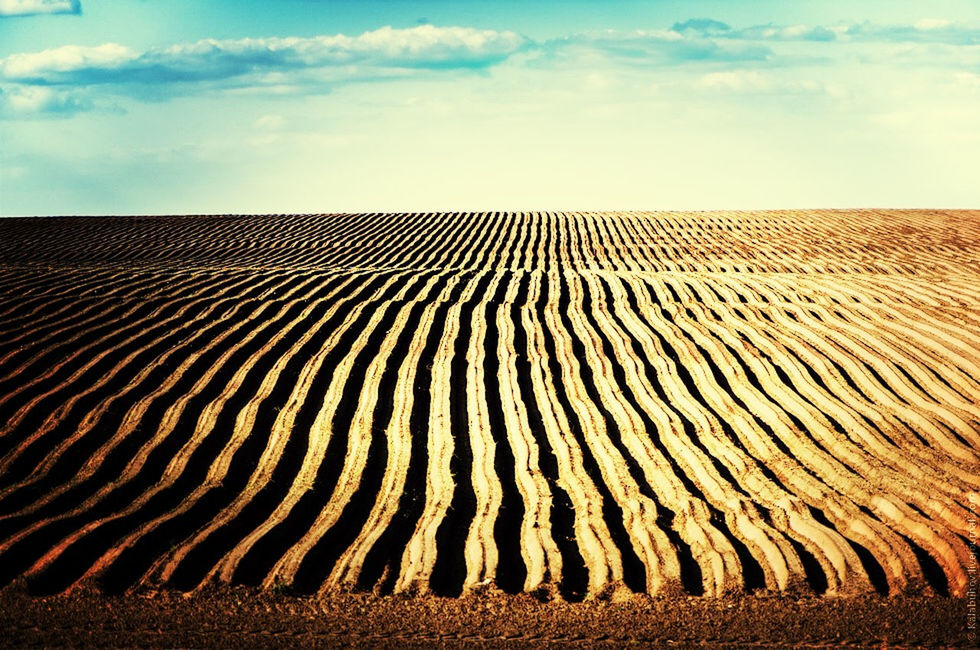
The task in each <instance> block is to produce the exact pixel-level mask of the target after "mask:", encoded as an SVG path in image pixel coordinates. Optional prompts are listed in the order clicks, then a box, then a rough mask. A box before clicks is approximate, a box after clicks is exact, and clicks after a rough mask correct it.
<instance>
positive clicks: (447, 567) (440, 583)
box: [429, 273, 507, 597]
mask: <svg viewBox="0 0 980 650" xmlns="http://www.w3.org/2000/svg"><path fill="white" fill-rule="evenodd" d="M485 275H490V274H489V273H488V274H485ZM506 280H507V276H505V277H504V279H503V280H501V282H500V287H503V288H504V289H506V286H507V281H506ZM499 293H500V289H499V288H498V292H497V294H498V295H499ZM483 295H484V294H483V291H478V292H477V293H474V295H473V300H472V301H468V302H466V303H463V304H462V305H461V309H460V312H459V332H458V334H457V336H456V340H455V341H453V358H452V362H451V369H450V386H449V426H450V430H451V431H452V436H453V454H452V457H451V458H450V460H449V473H450V474H451V475H452V477H453V481H454V483H455V485H454V487H453V498H452V501H451V502H450V504H449V509H448V510H447V511H446V515H445V517H444V518H443V520H442V523H440V524H439V528H438V530H437V531H436V549H437V550H436V561H435V565H434V566H433V567H432V576H431V577H430V579H429V586H430V587H431V588H432V592H433V593H434V594H436V595H437V596H452V597H455V596H459V595H460V594H461V593H463V582H464V581H465V579H466V557H465V554H464V552H465V550H466V538H467V534H468V533H469V527H470V523H471V522H472V521H473V517H474V516H475V515H476V493H475V491H474V490H473V449H472V445H471V444H470V427H469V420H468V412H467V407H466V397H467V392H468V386H467V381H466V368H467V361H466V351H467V349H468V348H469V343H470V337H471V336H472V330H473V323H472V318H473V309H474V307H473V303H474V302H475V301H478V300H480V299H482V298H483ZM495 297H496V296H495ZM491 304H493V303H492V302H491Z"/></svg>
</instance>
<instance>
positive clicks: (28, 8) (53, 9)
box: [0, 0, 82, 16]
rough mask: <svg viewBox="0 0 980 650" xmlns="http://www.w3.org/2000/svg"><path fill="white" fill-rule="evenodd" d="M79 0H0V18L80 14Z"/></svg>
mask: <svg viewBox="0 0 980 650" xmlns="http://www.w3.org/2000/svg"><path fill="white" fill-rule="evenodd" d="M81 11H82V5H81V3H80V1H79V0H0V16H31V15H34V14H77V13H81Z"/></svg>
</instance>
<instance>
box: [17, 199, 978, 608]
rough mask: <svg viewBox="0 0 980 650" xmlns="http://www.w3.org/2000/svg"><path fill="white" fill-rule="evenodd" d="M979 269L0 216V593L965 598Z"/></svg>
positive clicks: (251, 220) (735, 245) (592, 226)
mask: <svg viewBox="0 0 980 650" xmlns="http://www.w3.org/2000/svg"><path fill="white" fill-rule="evenodd" d="M978 252H980V213H978V212H975V211H974V212H969V211H960V212H955V211H872V210H862V211H796V212H709V213H507V214H502V213H490V214H448V213H441V214H343V215H265V216H227V217H224V216H222V217H134V218H44V219H4V220H0V585H2V584H10V583H12V582H17V581H23V582H24V583H26V585H27V587H28V588H29V589H30V590H32V591H33V592H36V593H57V592H62V591H66V590H71V589H72V588H74V587H76V586H78V585H82V584H86V583H95V584H98V585H100V586H101V588H103V589H105V590H107V591H125V590H130V589H134V588H140V587H146V586H160V585H163V586H169V587H174V588H177V589H181V590H193V589H196V588H199V587H200V586H202V585H206V584H209V583H214V582H218V583H231V584H246V585H262V586H265V587H268V588H272V589H277V590H280V589H287V588H288V589H291V590H293V591H295V592H297V593H304V594H305V593H318V592H330V591H333V590H346V589H359V590H373V591H376V592H378V593H392V592H399V593H400V592H409V593H434V594H438V595H449V596H453V595H459V594H462V593H468V592H472V591H474V590H487V589H490V590H492V589H499V590H502V591H504V592H510V593H516V592H530V593H533V594H537V595H539V596H541V597H543V598H549V597H561V598H565V599H567V600H578V599H582V598H591V597H612V596H615V595H617V594H627V593H629V592H645V593H649V594H654V595H670V594H682V593H687V594H693V595H701V594H704V595H726V594H732V593H741V592H753V591H762V590H766V591H771V592H780V593H786V592H789V593H812V592H816V593H826V594H841V595H845V594H861V593H874V592H878V593H883V594H898V593H929V592H934V593H939V594H949V595H953V596H963V595H964V594H965V593H966V590H967V587H968V578H969V575H968V571H969V567H970V566H971V563H972V562H975V558H974V557H972V556H971V553H975V546H972V547H971V542H973V541H975V540H971V538H970V535H971V531H972V533H973V534H975V533H976V516H977V512H978V510H980V495H978V491H980V463H978V460H980V457H978V453H977V450H978V449H980V379H978V378H980V302H978V297H980V257H978ZM971 526H972V528H971Z"/></svg>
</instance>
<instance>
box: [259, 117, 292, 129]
mask: <svg viewBox="0 0 980 650" xmlns="http://www.w3.org/2000/svg"><path fill="white" fill-rule="evenodd" d="M285 125H286V118H284V117H283V116H282V115H263V116H262V117H260V118H259V119H257V120H255V122H253V123H252V126H253V127H255V128H256V129H257V130H260V131H278V130H279V129H281V128H282V127H284V126H285Z"/></svg>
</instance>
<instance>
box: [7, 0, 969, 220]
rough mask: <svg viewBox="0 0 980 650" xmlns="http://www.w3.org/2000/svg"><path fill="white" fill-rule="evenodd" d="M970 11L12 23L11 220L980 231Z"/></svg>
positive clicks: (669, 6)
mask: <svg viewBox="0 0 980 650" xmlns="http://www.w3.org/2000/svg"><path fill="white" fill-rule="evenodd" d="M978 106H980V3H978V2H976V1H975V0H936V1H933V2H929V3H924V2H903V1H891V2H886V1H860V0H852V1H847V2H845V1H841V0H828V1H826V2H778V1H769V0H767V1H761V0H750V1H747V2H735V1H734V0H715V1H702V0H693V1H687V2H678V1H672V2H667V1H648V2H631V1H625V0H623V1H618V0H606V1H604V2H594V1H589V2H586V1H582V0H563V1H562V2H557V1H550V0H549V1H545V0H531V1H524V2H517V1H513V0H469V1H466V2H463V1H459V2H454V1H451V0H430V1H427V2H423V1H413V0H357V1H353V0H278V1H276V2H268V1H265V2H260V1H258V0H236V1H225V0H210V1H208V2H202V1H200V0H168V1H167V2H153V1H151V0H111V1H110V0H0V214H3V215H31V214H148V213H221V212H247V213H267V212H333V211H374V210H397V211H417V210H483V209H501V210H507V209H713V208H731V209H747V208H797V207H971V208H977V207H980V183H978V182H977V181H976V178H977V175H978V171H980V164H978V163H977V154H976V152H977V151H980V110H978V108H977V107H978Z"/></svg>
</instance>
